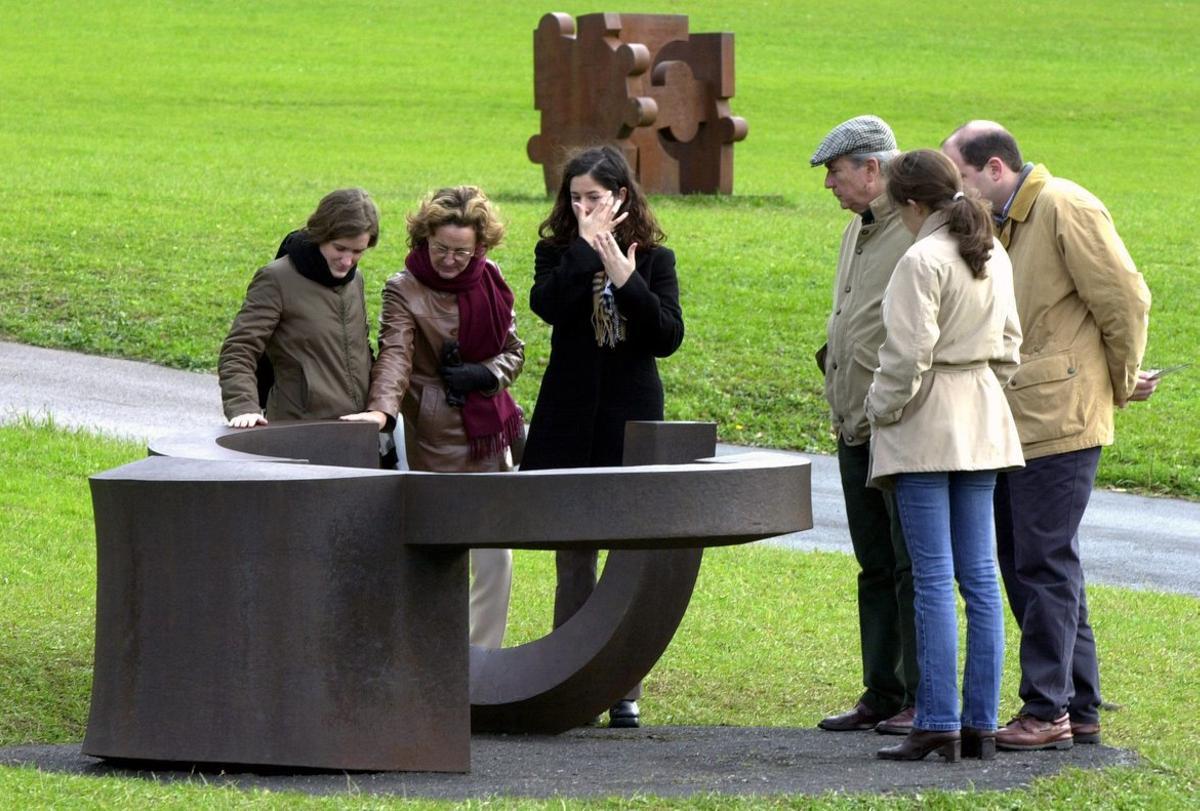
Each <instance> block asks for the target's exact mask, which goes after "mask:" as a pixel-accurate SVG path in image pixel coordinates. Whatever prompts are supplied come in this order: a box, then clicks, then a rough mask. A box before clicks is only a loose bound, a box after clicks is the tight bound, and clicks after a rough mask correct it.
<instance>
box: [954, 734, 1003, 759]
mask: <svg viewBox="0 0 1200 811" xmlns="http://www.w3.org/2000/svg"><path fill="white" fill-rule="evenodd" d="M960 734H961V735H962V756H963V757H977V758H979V759H980V760H992V759H994V758H995V757H996V730H994V729H974V728H972V727H963V728H962V732H961V733H960Z"/></svg>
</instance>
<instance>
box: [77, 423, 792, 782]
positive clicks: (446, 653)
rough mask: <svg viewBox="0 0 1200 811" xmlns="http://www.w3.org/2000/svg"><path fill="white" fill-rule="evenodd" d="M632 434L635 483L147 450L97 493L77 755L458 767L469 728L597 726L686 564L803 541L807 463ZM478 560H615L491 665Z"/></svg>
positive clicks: (636, 427)
mask: <svg viewBox="0 0 1200 811" xmlns="http://www.w3.org/2000/svg"><path fill="white" fill-rule="evenodd" d="M627 437H628V438H627V448H628V453H627V462H630V463H636V464H637V466H635V467H626V468H595V469H577V470H561V471H537V472H529V473H506V474H436V473H414V472H400V471H385V470H378V469H369V466H370V465H373V464H375V461H376V459H377V450H376V436H375V434H374V429H373V427H371V426H369V425H365V424H356V423H333V422H326V423H290V424H289V423H273V424H272V425H270V426H264V427H261V428H257V429H250V430H243V431H237V432H234V431H230V430H227V429H217V430H214V432H213V433H212V434H211V435H209V436H205V437H195V438H182V439H172V440H167V441H161V442H157V443H155V444H154V445H153V446H152V447H151V452H152V454H157V455H155V456H151V457H150V458H148V459H145V460H142V461H140V462H135V463H132V464H130V465H125V466H124V467H121V468H117V469H115V470H111V471H107V472H105V473H101V474H97V475H96V476H94V477H92V482H91V483H92V494H93V503H94V506H95V515H96V536H97V557H98V565H97V580H98V585H97V618H96V667H95V676H94V681H93V693H92V710H91V716H90V718H89V722H88V730H87V736H86V738H85V740H84V746H83V751H84V752H85V753H86V754H90V755H95V756H98V757H109V758H125V759H146V760H161V761H175V762H179V761H183V762H191V763H237V764H260V765H273V766H292V767H315V768H328V769H352V770H409V771H416V770H421V771H425V770H427V771H466V770H468V769H469V766H470V730H471V728H472V727H474V728H476V729H479V730H482V729H488V730H505V731H512V732H526V731H539V732H555V731H561V730H564V729H568V728H570V727H572V726H574V725H576V724H578V723H580V722H582V721H584V720H586V719H588V718H590V717H592V716H594V715H595V714H596V713H597V712H598V711H599V710H601V709H603V708H604V707H606V706H608V705H609V704H610V703H611V702H612V701H613V700H614V699H615V698H617V697H619V696H621V695H623V694H624V692H625V691H626V690H627V689H628V688H629V687H630V686H631V685H632V684H633V683H635V682H637V681H638V680H639V679H640V678H642V677H643V676H644V675H645V674H646V673H647V672H648V671H649V670H650V668H651V667H652V666H653V664H654V662H655V661H657V659H658V657H659V656H660V655H661V653H662V651H663V650H664V649H665V648H666V646H667V644H668V643H669V641H670V639H671V636H672V635H673V634H674V632H675V629H676V628H677V626H678V623H679V621H680V619H681V618H682V616H683V613H684V611H685V609H686V607H687V603H688V600H689V598H690V594H691V590H692V586H693V584H694V582H695V578H696V573H697V570H698V567H699V564H700V554H701V550H700V548H699V547H701V546H711V545H719V544H729V543H741V542H745V541H750V540H757V539H760V538H764V537H769V536H772V535H777V534H781V533H785V532H793V531H796V530H800V529H806V528H808V527H811V525H812V518H811V510H810V502H809V468H808V463H807V462H806V461H804V460H798V459H795V458H794V457H785V456H782V455H778V454H745V455H737V456H728V457H720V458H719V459H705V460H704V461H702V462H693V461H687V460H692V459H695V458H697V457H704V456H711V455H712V451H713V442H714V439H715V429H714V428H713V426H711V425H703V424H694V423H692V424H688V423H685V424H672V423H641V424H635V423H631V424H630V425H629V427H628V434H627ZM262 454H269V456H263V455H262ZM310 456H312V457H320V458H322V459H323V461H324V464H323V465H314V464H311V463H309V462H307V461H305V460H306V459H308V458H309V457H310ZM685 461H687V463H685V464H675V465H671V466H667V465H665V464H662V463H671V462H685ZM612 504H632V505H637V506H636V508H634V509H626V510H615V511H614V510H612V509H611V505H612ZM487 546H496V547H516V548H531V549H554V548H564V547H585V548H589V547H590V548H607V549H613V550H616V551H613V552H611V553H610V555H609V558H608V564H607V566H606V567H605V571H604V574H603V576H602V578H601V580H600V583H599V584H598V586H597V589H596V592H595V594H594V595H593V596H592V598H591V599H590V600H589V601H588V603H587V604H586V605H585V606H584V607H583V609H582V610H581V611H580V612H579V613H578V614H577V615H576V617H574V618H572V620H571V621H570V622H568V623H567V624H565V625H563V626H562V627H560V628H559V629H557V630H555V631H554V632H553V633H551V634H550V635H548V636H546V637H544V638H542V639H539V640H536V641H534V642H531V643H529V644H526V645H521V646H519V647H515V648H507V649H503V650H499V651H484V650H482V649H469V646H468V644H467V642H466V639H467V582H468V581H467V552H468V550H469V549H471V548H474V547H487ZM634 550H637V551H634ZM646 550H653V551H646Z"/></svg>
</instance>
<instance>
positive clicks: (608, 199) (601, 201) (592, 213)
mask: <svg viewBox="0 0 1200 811" xmlns="http://www.w3.org/2000/svg"><path fill="white" fill-rule="evenodd" d="M625 196H626V190H625V189H619V190H618V191H617V192H616V193H614V192H613V191H612V190H611V189H607V188H605V187H604V186H603V185H601V184H600V183H599V181H597V180H596V179H595V178H594V177H592V176H591V175H576V176H575V177H573V178H571V208H572V210H574V212H575V219H576V221H577V222H578V223H579V236H581V237H582V238H583V239H585V240H587V242H588V244H589V245H591V246H592V247H593V248H595V247H596V236H597V235H598V234H601V233H611V232H612V230H613V229H614V228H615V227H616V226H617V225H619V224H620V223H621V221H622V220H624V219H625V217H627V216H628V212H621V213H619V214H618V211H620V208H621V206H622V205H623V204H624V202H625Z"/></svg>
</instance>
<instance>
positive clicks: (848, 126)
mask: <svg viewBox="0 0 1200 811" xmlns="http://www.w3.org/2000/svg"><path fill="white" fill-rule="evenodd" d="M893 149H896V136H895V135H893V134H892V128H891V127H889V126H888V125H887V122H886V121H884V120H883V119H882V118H879V117H877V116H873V115H860V116H857V117H855V118H851V119H850V120H849V121H843V122H842V123H841V124H838V125H837V126H836V127H834V128H833V129H832V130H830V131H829V134H828V135H826V136H825V140H823V141H821V145H820V146H819V147H817V151H816V152H814V153H813V156H812V157H811V158H809V159H808V162H809V163H811V164H812V165H813V166H821V165H823V164H826V163H829V162H830V161H831V160H833V159H834V158H840V157H841V156H842V155H853V154H855V153H861V152H888V151H890V150H893Z"/></svg>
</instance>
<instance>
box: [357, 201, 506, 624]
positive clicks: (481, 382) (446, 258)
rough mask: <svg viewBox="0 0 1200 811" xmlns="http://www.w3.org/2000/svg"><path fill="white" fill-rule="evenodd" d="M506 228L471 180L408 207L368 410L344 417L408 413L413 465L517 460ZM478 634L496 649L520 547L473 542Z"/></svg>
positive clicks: (471, 468)
mask: <svg viewBox="0 0 1200 811" xmlns="http://www.w3.org/2000/svg"><path fill="white" fill-rule="evenodd" d="M503 236H504V226H503V225H502V224H501V222H500V220H499V218H498V217H497V215H496V212H495V209H494V208H493V207H492V205H491V202H490V201H489V200H488V198H487V196H486V195H484V193H483V192H482V191H481V190H480V189H478V188H476V187H475V186H455V187H452V188H444V189H439V190H438V191H436V192H434V193H433V194H432V195H430V196H429V197H427V198H426V199H425V200H424V201H423V202H422V204H421V207H420V209H419V210H418V211H417V212H416V213H415V214H411V215H409V217H408V244H409V247H410V248H411V251H410V252H409V254H408V257H407V258H406V259H405V261H404V268H405V269H404V271H403V272H401V273H399V274H397V275H395V276H393V277H392V278H391V279H389V280H388V282H387V285H386V286H385V287H384V290H383V313H382V316H381V318H380V332H379V357H378V359H377V360H376V362H375V366H374V367H373V368H372V370H371V388H370V393H369V395H368V398H367V410H366V411H363V412H360V413H357V414H349V415H346V416H345V417H343V419H348V420H362V421H370V422H374V423H375V424H377V425H378V426H379V427H380V429H381V430H385V429H386V428H387V427H389V426H390V425H394V424H395V421H396V420H397V419H398V418H403V420H404V436H405V451H406V455H407V459H408V466H409V468H411V469H412V470H426V471H434V472H438V473H497V472H501V471H507V470H511V469H512V461H511V455H510V453H509V446H510V445H511V444H512V442H513V440H514V439H516V438H517V437H520V436H522V434H523V431H524V427H523V422H522V414H521V410H520V409H519V408H518V407H517V404H516V403H515V402H514V401H513V399H512V397H511V396H510V395H509V393H508V391H507V389H508V387H509V386H510V385H511V384H512V382H513V381H514V380H515V379H516V377H517V375H518V374H520V372H521V367H522V366H523V365H524V363H525V351H524V344H523V343H522V342H521V339H520V338H518V337H517V328H516V320H515V315H514V312H513V306H512V305H513V294H512V291H511V290H509V288H508V285H507V284H506V283H505V281H504V277H503V276H501V274H500V268H499V266H498V265H496V263H495V262H493V261H491V260H490V259H488V258H487V253H488V251H489V250H490V249H491V248H493V247H495V246H496V245H497V244H499V242H500V240H501V239H502V238H503ZM471 569H472V574H473V577H472V584H471V643H472V644H475V645H482V646H484V647H500V644H501V642H502V640H503V638H504V629H505V624H506V621H507V615H508V595H509V586H510V584H511V577H512V553H511V552H510V551H509V550H507V549H477V550H474V551H472V552H471Z"/></svg>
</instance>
